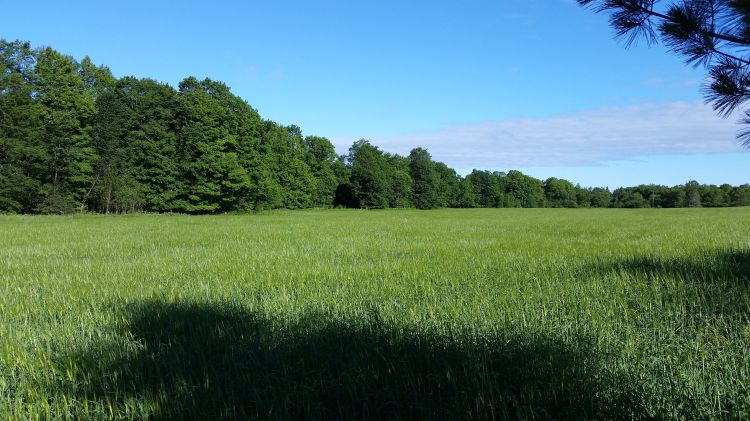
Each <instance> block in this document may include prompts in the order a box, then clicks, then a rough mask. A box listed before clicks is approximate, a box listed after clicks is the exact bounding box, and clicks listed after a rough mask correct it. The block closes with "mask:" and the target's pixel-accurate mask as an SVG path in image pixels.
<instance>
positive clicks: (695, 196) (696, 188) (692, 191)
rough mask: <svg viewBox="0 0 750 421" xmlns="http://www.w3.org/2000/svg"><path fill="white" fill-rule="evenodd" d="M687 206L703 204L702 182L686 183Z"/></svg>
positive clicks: (692, 206)
mask: <svg viewBox="0 0 750 421" xmlns="http://www.w3.org/2000/svg"><path fill="white" fill-rule="evenodd" d="M684 206H686V207H691V208H694V207H698V206H701V192H700V184H698V182H697V181H688V182H687V183H686V184H685V205H684Z"/></svg>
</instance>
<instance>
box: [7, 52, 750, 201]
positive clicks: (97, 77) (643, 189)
mask: <svg viewBox="0 0 750 421" xmlns="http://www.w3.org/2000/svg"><path fill="white" fill-rule="evenodd" d="M0 65H1V66H2V72H0V212H8V213H71V212H80V211H98V212H104V213H110V212H114V213H120V212H134V211H147V212H180V213H220V212H235V211H248V210H264V209H277V208H287V209H300V208H310V207H335V206H341V207H361V208H368V209H385V208H396V207H414V208H418V209H434V208H439V207H464V208H470V207H488V208H496V207H646V206H650V207H682V206H747V205H750V186H749V185H743V186H738V187H733V186H730V185H727V184H724V185H721V186H713V185H701V184H699V183H697V182H694V181H691V182H688V183H685V184H684V185H680V186H673V187H667V186H654V185H647V186H638V187H629V188H620V189H616V190H614V191H610V190H609V189H608V188H604V187H597V188H593V189H591V188H583V187H581V186H578V185H573V183H571V182H569V181H567V180H563V179H558V178H554V177H553V178H549V179H547V180H546V181H542V180H539V179H536V178H534V177H531V176H529V175H526V174H523V173H522V172H520V171H516V170H511V171H508V172H507V173H505V172H498V171H495V172H491V171H481V170H474V171H472V172H471V173H470V174H468V175H467V176H466V177H462V176H461V175H459V174H458V173H457V172H456V171H455V170H454V169H452V168H450V167H448V166H447V165H446V164H444V163H442V162H437V161H434V160H433V159H432V156H431V155H430V153H429V151H428V150H427V149H425V148H421V147H417V148H414V149H412V150H411V152H410V153H409V155H408V156H401V155H398V154H393V153H389V152H385V151H383V150H381V149H380V148H378V147H377V146H375V145H373V144H372V143H370V142H369V141H367V140H365V139H362V140H359V141H357V142H354V144H353V145H352V146H351V148H349V153H348V154H347V155H345V156H338V155H336V150H335V148H334V147H333V144H332V143H331V142H330V141H329V140H328V139H327V138H325V137H321V136H311V135H308V136H305V135H303V133H302V129H301V128H300V127H298V126H296V125H290V126H284V125H280V124H278V123H275V122H273V121H269V120H265V119H263V118H262V117H261V116H260V115H259V114H258V112H257V111H256V110H255V109H254V108H253V107H251V106H250V105H249V104H248V103H247V102H245V100H243V99H242V98H240V97H238V96H236V95H235V94H233V93H232V91H231V89H230V88H229V87H228V86H226V85H225V84H223V83H222V82H219V81H215V80H211V79H203V80H199V79H197V78H195V77H187V78H185V79H183V80H182V81H181V82H180V83H179V86H178V87H177V88H176V89H175V88H174V87H172V86H170V85H167V84H163V83H159V82H157V81H154V80H151V79H138V78H135V77H132V76H126V77H123V78H119V79H118V78H115V77H114V76H113V75H112V73H111V72H110V70H109V69H108V68H107V67H106V66H97V65H95V64H94V63H93V61H92V60H91V59H90V58H88V57H86V58H84V59H83V60H82V61H80V62H78V61H76V60H75V59H73V58H72V57H69V56H66V55H63V54H60V53H59V52H57V51H55V50H54V49H52V48H49V47H46V48H32V47H31V46H30V45H29V44H28V43H26V42H21V41H13V42H9V41H5V40H0Z"/></svg>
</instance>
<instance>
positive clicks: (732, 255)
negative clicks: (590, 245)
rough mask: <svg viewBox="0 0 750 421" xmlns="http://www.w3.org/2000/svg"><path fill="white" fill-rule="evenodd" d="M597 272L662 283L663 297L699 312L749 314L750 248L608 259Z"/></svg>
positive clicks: (728, 314) (635, 303)
mask: <svg viewBox="0 0 750 421" xmlns="http://www.w3.org/2000/svg"><path fill="white" fill-rule="evenodd" d="M595 271H596V272H597V273H600V274H611V273H616V274H627V275H629V276H634V277H645V278H646V279H649V280H650V281H651V282H655V283H657V285H661V295H662V299H663V300H670V301H680V302H681V303H682V304H684V305H687V306H689V307H691V308H693V309H694V310H695V311H694V312H695V313H696V314H716V315H726V316H737V315H741V316H744V317H747V316H748V302H747V294H748V292H750V250H745V249H719V250H712V251H705V252H703V253H692V254H689V255H685V256H680V257H672V258H669V257H658V256H652V255H643V256H637V257H631V258H626V259H623V260H619V261H615V262H608V263H606V264H604V265H599V266H597V267H596V268H595ZM675 281H677V284H676V285H677V286H678V287H677V288H675V284H674V282H675ZM633 304H634V305H637V304H639V303H637V302H634V303H633Z"/></svg>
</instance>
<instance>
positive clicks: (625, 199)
mask: <svg viewBox="0 0 750 421" xmlns="http://www.w3.org/2000/svg"><path fill="white" fill-rule="evenodd" d="M612 196H613V199H614V206H615V207H616V208H647V207H649V203H648V201H647V200H646V199H645V198H644V197H643V195H642V194H641V193H640V192H638V191H637V190H636V189H635V188H634V187H627V188H619V189H616V190H615V191H614V192H613V193H612Z"/></svg>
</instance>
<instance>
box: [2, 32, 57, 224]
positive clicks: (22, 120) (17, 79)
mask: <svg viewBox="0 0 750 421" xmlns="http://www.w3.org/2000/svg"><path fill="white" fill-rule="evenodd" d="M0 66H1V67H2V71H0V212H31V211H32V210H33V209H34V208H36V207H37V205H38V203H39V202H40V200H41V199H42V197H41V186H42V180H43V179H44V178H45V177H46V174H47V169H48V162H49V160H50V157H49V155H48V153H49V151H48V149H47V146H46V144H45V142H44V134H45V130H44V117H45V116H46V110H45V108H44V106H43V105H42V104H41V103H39V102H38V101H36V100H35V98H34V97H35V95H36V94H35V92H36V87H35V86H34V82H35V80H36V53H35V51H34V50H32V49H31V47H30V46H29V44H28V43H24V42H20V41H14V42H7V41H5V40H0Z"/></svg>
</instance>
